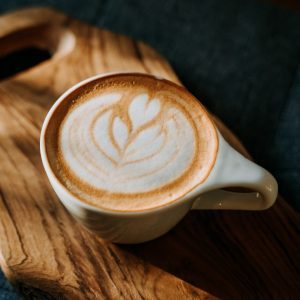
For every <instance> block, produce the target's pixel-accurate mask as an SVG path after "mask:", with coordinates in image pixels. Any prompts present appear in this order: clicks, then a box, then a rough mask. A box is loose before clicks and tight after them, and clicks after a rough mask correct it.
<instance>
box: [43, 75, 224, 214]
mask: <svg viewBox="0 0 300 300" xmlns="http://www.w3.org/2000/svg"><path fill="white" fill-rule="evenodd" d="M117 75H133V76H134V75H136V76H141V75H142V76H147V77H151V78H155V79H157V80H163V81H165V82H167V83H168V84H171V85H173V86H176V88H180V89H181V90H183V91H184V92H187V93H189V94H191V93H190V92H189V91H188V90H187V89H186V88H185V87H183V86H181V85H179V84H177V83H174V82H172V81H170V80H168V79H166V78H164V77H162V76H156V75H152V74H149V73H142V72H106V73H101V74H98V75H95V76H91V77H88V78H86V79H84V80H82V81H80V82H78V83H76V84H75V85H73V86H71V87H70V88H69V89H67V90H66V91H65V92H64V93H63V94H62V95H60V96H59V97H58V99H57V100H56V101H55V103H54V104H53V105H52V106H51V108H50V110H49V111H48V112H47V115H46V117H45V119H44V122H43V125H42V129H41V133H40V154H41V158H42V164H43V167H44V169H45V171H46V174H47V177H48V179H49V180H50V183H51V185H53V184H54V183H55V185H56V186H58V188H59V189H60V192H62V193H63V194H65V196H67V197H68V201H70V200H72V201H74V202H75V204H76V205H79V206H81V207H83V208H85V209H88V210H91V211H93V212H97V213H101V214H107V215H117V216H122V215H123V216H125V215H131V216H134V215H136V216H140V215H144V214H147V215H148V214H151V213H156V212H157V211H160V210H165V209H169V208H171V207H173V206H177V205H179V204H180V203H181V202H183V201H188V200H189V199H186V197H187V195H188V194H189V193H191V192H192V191H193V190H194V189H196V188H197V187H198V186H199V185H200V184H203V183H204V182H205V181H206V180H207V179H208V177H209V175H210V174H211V172H212V170H213V169H214V167H215V165H216V161H217V157H218V152H219V146H220V144H219V132H218V129H217V128H216V125H215V123H214V121H213V119H212V118H211V116H210V114H209V112H208V111H207V110H206V108H205V107H204V106H203V104H202V103H201V102H200V101H199V100H198V99H197V98H196V97H195V98H196V100H197V102H198V104H199V105H200V106H201V108H202V109H203V111H204V113H205V114H206V116H207V117H208V119H209V121H210V123H211V124H210V126H211V127H212V129H213V131H214V135H215V136H214V138H215V142H216V150H215V153H214V157H213V160H212V163H211V167H210V169H209V171H208V172H207V174H206V175H205V177H204V178H203V180H202V181H201V182H199V183H198V184H197V185H195V186H194V187H193V188H191V189H190V190H188V191H187V192H186V193H184V194H182V195H181V196H180V197H178V198H176V199H174V200H172V201H170V202H167V203H165V204H161V205H158V206H155V207H151V208H147V209H140V210H132V211H131V210H117V209H108V208H104V207H100V206H95V205H92V204H90V203H87V202H84V201H83V200H81V199H80V198H79V197H77V196H76V195H74V194H73V193H72V192H71V191H69V190H68V189H67V187H65V186H64V185H63V184H62V183H61V182H60V180H59V179H58V178H57V176H56V174H55V173H54V172H53V170H52V168H51V166H50V163H49V160H48V155H47V150H46V145H45V134H46V130H47V128H48V125H49V124H50V121H51V119H52V116H53V113H54V111H55V110H56V109H57V108H58V106H59V105H60V104H61V102H62V101H64V99H65V98H66V97H68V96H69V95H70V94H72V93H73V92H74V91H76V90H77V89H78V88H80V87H82V86H84V85H85V84H87V83H90V82H92V81H96V80H98V79H100V78H103V77H110V76H117ZM192 96H193V95H192ZM50 178H51V179H50ZM53 181H54V183H53ZM58 197H59V196H58ZM59 198H60V197H59Z"/></svg>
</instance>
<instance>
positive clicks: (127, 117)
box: [59, 93, 196, 193]
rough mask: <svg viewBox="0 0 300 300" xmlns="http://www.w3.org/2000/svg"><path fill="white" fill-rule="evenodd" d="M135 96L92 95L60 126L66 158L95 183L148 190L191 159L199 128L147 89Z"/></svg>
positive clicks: (119, 190) (118, 189)
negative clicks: (196, 131) (149, 93)
mask: <svg viewBox="0 0 300 300" xmlns="http://www.w3.org/2000/svg"><path fill="white" fill-rule="evenodd" d="M131 97H132V96H131V95H130V96H129V97H128V96H126V94H125V95H122V94H115V93H108V94H105V95H103V96H98V97H95V98H92V99H90V100H88V101H86V102H85V103H83V104H82V105H80V106H78V107H76V108H74V110H72V111H71V113H70V114H69V115H67V118H66V121H65V122H64V124H63V125H62V128H61V134H60V138H59V147H60V149H61V153H62V157H63V160H64V161H65V162H66V164H67V165H68V166H69V168H70V170H71V171H72V172H73V173H74V174H75V175H76V176H78V177H79V178H80V179H81V180H83V181H86V182H87V183H89V185H91V186H93V187H94V188H99V189H103V190H107V191H111V192H117V193H137V192H138V193H141V192H149V191H151V190H153V189H157V188H160V187H162V186H164V185H166V184H168V183H170V182H171V181H173V180H174V179H176V178H178V177H180V176H181V175H182V174H183V173H184V172H185V171H186V169H187V167H189V166H190V164H191V163H192V162H193V159H194V157H195V148H196V146H195V138H194V136H195V132H194V129H193V127H192V124H190V121H189V120H188V119H187V118H186V116H185V115H184V114H183V113H182V112H181V111H180V110H178V109H176V108H175V107H168V105H167V104H165V105H164V104H163V103H161V101H160V100H159V99H157V98H153V99H149V95H148V94H137V95H136V96H133V97H132V99H130V98H131ZM124 98H127V99H124ZM128 98H129V99H128ZM128 100H129V101H128ZM130 100H131V101H130ZM125 101H128V102H129V103H128V106H127V107H124V106H123V105H124V104H123V102H125ZM122 108H125V109H122ZM83 115H84V116H85V117H84V118H82V116H83ZM174 162H176V163H174Z"/></svg>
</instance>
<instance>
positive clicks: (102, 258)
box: [0, 8, 300, 299]
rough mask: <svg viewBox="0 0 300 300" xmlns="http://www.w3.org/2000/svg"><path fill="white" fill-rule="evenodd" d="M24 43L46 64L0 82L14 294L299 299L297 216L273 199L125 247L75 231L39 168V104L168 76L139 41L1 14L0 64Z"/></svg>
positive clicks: (5, 264) (4, 205)
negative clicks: (104, 77)
mask: <svg viewBox="0 0 300 300" xmlns="http://www.w3.org/2000/svg"><path fill="white" fill-rule="evenodd" d="M32 32H34V34H31V33H32ZM20 36H22V38H20ZM25 37H30V38H25ZM72 39H74V41H75V46H74V47H73V48H72V47H70V45H71V44H72V42H71V41H72ZM66 41H69V43H66ZM30 46H36V47H42V48H47V49H48V50H49V51H50V52H51V53H52V54H53V55H52V58H51V59H49V60H48V61H45V62H43V63H41V64H39V65H38V66H36V67H34V68H31V69H29V70H27V71H25V72H22V73H19V74H18V75H16V76H14V77H12V78H9V79H7V80H5V81H2V82H0V141H1V142H0V165H1V169H0V178H1V180H0V263H1V267H2V269H3V271H4V272H5V275H6V276H7V277H8V278H9V279H10V280H11V281H12V282H13V283H14V284H15V285H16V286H18V287H19V289H20V290H21V291H22V292H23V294H24V296H25V297H27V298H36V299H214V298H216V297H218V298H223V299H241V298H242V299H260V298H264V299H267V298H278V299H296V298H297V296H299V292H298V290H299V282H300V254H299V253H300V251H299V250H300V235H299V233H300V217H299V214H297V213H296V212H295V211H294V210H293V209H291V208H290V207H289V206H288V205H287V204H286V202H285V201H284V200H282V199H281V198H279V199H278V200H277V202H276V205H275V206H274V207H273V208H272V209H270V210H268V211H265V212H231V211H226V212H225V211H223V212H218V211H215V212H213V211H193V212H191V213H189V214H188V215H187V216H186V218H185V219H184V220H183V221H182V222H181V223H180V224H179V225H178V226H177V227H176V228H175V229H174V230H172V231H171V232H170V233H168V234H167V235H165V236H163V237H161V238H159V239H157V240H155V241H152V242H148V243H144V244H141V245H135V246H117V245H113V244H107V243H105V242H103V241H102V240H101V239H100V238H98V237H96V236H95V235H93V234H91V233H89V232H87V231H86V230H85V229H83V228H82V227H81V226H80V225H79V224H77V223H76V222H75V221H74V220H73V219H72V218H71V217H70V216H69V214H68V213H67V212H66V211H65V209H64V208H63V207H62V205H61V204H60V203H59V201H58V200H57V197H56V196H55V194H54V192H53V191H52V189H51V187H50V185H49V183H48V181H47V179H46V176H45V173H44V171H43V168H42V164H41V160H40V155H39V133H40V128H41V125H42V122H43V119H44V117H45V114H46V112H47V110H48V109H49V107H50V106H51V105H52V104H53V102H54V101H55V99H56V98H57V97H58V96H59V95H60V94H61V93H62V92H63V91H64V90H66V89H67V88H68V87H70V86H71V85H73V84H74V83H76V82H78V81H79V80H81V79H84V78H86V77H88V76H92V75H95V74H98V73H102V72H107V71H139V72H148V73H152V74H155V75H160V76H164V77H166V78H169V79H171V80H173V81H176V82H179V80H178V78H177V76H176V74H175V73H174V72H173V70H172V69H171V67H170V66H169V64H168V63H167V62H166V61H165V60H164V59H163V58H161V57H160V56H159V55H158V54H157V53H156V52H155V51H153V50H152V49H151V48H149V47H148V46H146V45H144V44H143V43H140V42H134V41H132V40H130V39H128V38H127V37H124V36H120V35H116V34H113V33H111V32H108V31H106V30H102V29H101V30H100V29H96V28H92V27H90V26H87V25H85V24H82V23H80V22H78V21H76V20H72V19H70V18H68V17H65V16H64V15H62V14H60V13H58V12H55V11H52V10H49V9H41V8H37V9H27V10H22V11H19V12H15V13H12V14H9V15H6V16H2V17H1V18H0V56H3V55H5V54H7V53H9V52H10V51H15V50H16V49H20V48H24V47H30ZM3 49H4V50H3ZM216 122H217V124H218V126H219V128H220V130H221V131H222V132H223V134H224V135H225V136H226V138H227V139H228V140H229V141H230V142H231V143H232V144H233V145H234V146H235V147H236V148H237V149H238V150H239V151H241V152H243V153H244V154H245V155H247V154H246V151H245V149H244V148H243V146H242V145H241V144H240V142H239V141H238V140H237V138H236V137H235V136H234V135H233V134H232V133H231V132H230V131H229V130H228V129H227V128H226V127H225V126H224V125H223V124H222V123H221V122H220V121H218V120H216Z"/></svg>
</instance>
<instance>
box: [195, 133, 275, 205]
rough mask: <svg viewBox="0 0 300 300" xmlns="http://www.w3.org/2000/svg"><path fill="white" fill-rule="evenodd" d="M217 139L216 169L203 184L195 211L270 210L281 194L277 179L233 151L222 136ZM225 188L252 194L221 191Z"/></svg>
mask: <svg viewBox="0 0 300 300" xmlns="http://www.w3.org/2000/svg"><path fill="white" fill-rule="evenodd" d="M218 135H219V150H218V154H217V158H216V163H215V166H214V167H213V170H212V171H211V174H210V175H209V177H208V178H207V180H206V181H205V182H204V183H203V185H202V188H203V189H201V192H200V194H199V195H198V196H197V197H196V199H195V201H194V203H193V206H192V209H234V210H238V209H240V210H264V209H267V208H269V207H271V206H272V205H273V204H274V202H275V200H276V198H277V194H278V185H277V182H276V180H275V178H274V177H273V176H272V175H271V174H270V173H269V172H268V171H267V170H265V169H264V168H262V167H260V166H258V165H257V164H255V163H254V162H252V161H250V160H248V159H247V158H245V157H244V156H243V155H241V154H240V153H239V152H237V151H236V150H235V149H233V148H232V147H231V146H230V145H229V144H228V143H227V142H226V141H225V140H224V138H223V137H222V136H221V134H220V133H218ZM226 187H227V188H228V187H243V188H247V189H250V190H252V191H253V192H247V193H238V192H231V191H225V190H221V189H222V188H226Z"/></svg>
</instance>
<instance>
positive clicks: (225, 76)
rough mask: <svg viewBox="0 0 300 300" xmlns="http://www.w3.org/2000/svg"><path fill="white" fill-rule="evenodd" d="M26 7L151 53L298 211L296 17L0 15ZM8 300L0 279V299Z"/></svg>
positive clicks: (116, 0) (232, 1)
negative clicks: (126, 38) (143, 45)
mask: <svg viewBox="0 0 300 300" xmlns="http://www.w3.org/2000/svg"><path fill="white" fill-rule="evenodd" d="M33 5H40V6H41V5H47V6H51V7H55V8H57V9H59V10H63V11H64V12H66V13H67V14H69V15H71V16H73V17H75V18H79V19H81V20H84V21H86V22H88V23H91V24H93V25H97V26H101V27H106V28H108V29H111V30H113V31H116V32H120V33H124V34H127V35H130V36H132V37H134V38H136V39H140V40H144V41H146V42H147V43H148V44H150V45H151V46H153V47H154V48H155V49H157V50H158V51H159V52H160V53H161V54H162V55H164V56H165V57H166V58H167V59H168V60H169V61H170V63H171V64H172V66H173V68H174V69H175V71H176V72H177V74H178V75H179V77H180V79H181V80H182V81H183V83H184V84H185V85H186V87H187V88H188V89H189V90H190V91H191V92H192V93H193V94H195V95H196V96H197V97H198V98H199V99H200V100H201V101H202V102H203V103H204V104H205V105H206V106H207V107H208V108H209V110H211V111H212V112H213V113H214V114H216V115H217V116H219V117H220V118H221V119H222V120H223V121H224V122H225V123H226V124H227V125H228V126H229V127H230V128H231V129H232V130H233V131H234V132H235V133H236V134H237V135H238V137H239V138H240V139H241V140H242V142H243V143H244V144H245V146H246V148H247V149H248V150H249V151H250V153H251V154H252V155H253V157H254V159H255V160H256V161H257V162H258V163H259V164H261V165H262V166H264V167H265V168H267V169H268V170H270V171H271V172H272V173H273V174H274V175H275V177H276V178H277V180H278V182H279V191H280V193H281V194H282V195H283V196H284V197H285V199H286V200H287V201H289V202H290V204H291V205H292V206H294V207H295V208H297V209H300V197H299V194H300V179H299V178H300V67H299V62H300V13H298V12H297V11H292V10H290V9H288V8H284V7H282V6H279V5H274V4H270V3H264V2H263V1H259V0H257V1H254V0H227V1H223V0H201V1H192V0H185V1H175V0H164V1H158V0H148V1H139V0H132V1H122V0H110V1H104V0H102V1H101V0H94V1H91V0H90V1H83V0H80V1H60V0H52V1H51V0H48V1H46V0H45V1H37V0H36V1H32V0H15V1H13V0H10V1H1V2H0V13H4V12H6V11H11V10H15V9H17V8H20V7H25V6H33ZM0 47H1V44H0ZM0 101H1V95H0ZM1 285H2V286H3V288H2V290H1ZM10 295H11V291H10V288H9V287H8V285H7V283H5V282H3V280H2V279H1V275H0V299H1V300H2V299H12V298H11V297H12V296H10Z"/></svg>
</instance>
